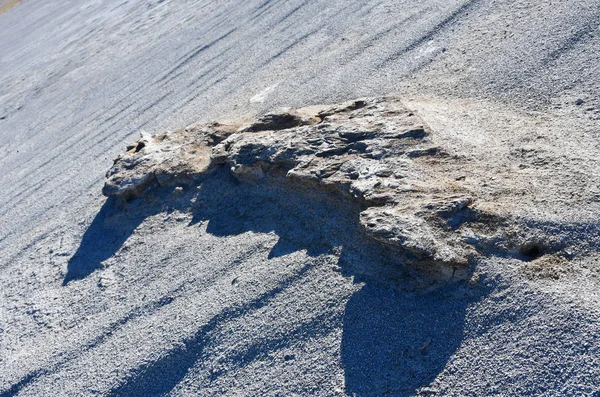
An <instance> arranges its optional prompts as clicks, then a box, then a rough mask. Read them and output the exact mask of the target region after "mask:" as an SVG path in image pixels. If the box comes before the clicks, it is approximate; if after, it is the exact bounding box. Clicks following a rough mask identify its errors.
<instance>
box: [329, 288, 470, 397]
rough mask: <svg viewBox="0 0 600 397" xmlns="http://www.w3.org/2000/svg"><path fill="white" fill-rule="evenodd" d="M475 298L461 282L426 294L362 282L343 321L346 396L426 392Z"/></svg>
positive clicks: (456, 345) (458, 338) (449, 353)
mask: <svg viewBox="0 0 600 397" xmlns="http://www.w3.org/2000/svg"><path fill="white" fill-rule="evenodd" d="M468 294H471V296H469V295H468ZM476 299H477V298H475V297H474V295H472V292H470V291H469V287H468V286H467V285H465V284H464V283H456V284H448V285H446V286H443V287H441V288H439V289H436V290H435V291H432V292H429V293H424V294H411V293H403V292H400V291H398V290H395V289H386V288H381V286H378V285H377V284H376V283H367V284H365V286H364V287H363V288H362V289H361V290H360V291H359V292H357V293H356V294H354V295H353V296H352V297H351V298H350V300H349V301H348V303H347V305H346V312H345V315H344V320H343V321H344V324H343V329H344V332H343V335H342V346H341V358H342V365H343V367H344V375H345V386H346V393H347V394H349V395H353V396H385V395H389V396H413V395H415V394H416V393H418V392H427V389H429V386H430V385H431V384H432V382H434V380H435V378H436V377H437V376H438V375H439V374H440V372H441V371H442V370H443V369H444V368H445V366H446V365H447V364H448V362H449V360H450V359H451V357H452V355H453V354H454V353H455V352H456V350H457V349H458V348H459V346H460V345H461V342H462V340H463V328H464V321H465V312H466V309H467V307H468V306H469V304H471V303H473V302H474V301H475V300H476ZM430 391H431V392H435V387H434V386H433V387H431V388H430Z"/></svg>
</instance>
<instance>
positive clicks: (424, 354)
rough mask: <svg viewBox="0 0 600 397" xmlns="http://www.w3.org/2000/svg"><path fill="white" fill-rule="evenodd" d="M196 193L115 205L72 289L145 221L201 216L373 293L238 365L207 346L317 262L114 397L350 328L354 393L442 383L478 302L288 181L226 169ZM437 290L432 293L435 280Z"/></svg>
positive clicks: (348, 371)
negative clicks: (333, 263) (271, 238)
mask: <svg viewBox="0 0 600 397" xmlns="http://www.w3.org/2000/svg"><path fill="white" fill-rule="evenodd" d="M186 189H187V190H185V191H184V192H183V193H181V194H179V195H177V194H174V192H173V190H172V189H157V190H155V191H154V192H153V193H150V194H147V195H146V196H145V197H144V198H141V199H136V200H134V201H132V202H130V203H127V204H126V205H125V206H119V205H117V203H115V202H112V201H111V200H109V201H107V202H106V203H105V205H104V206H103V207H102V209H101V211H100V212H99V213H98V215H97V216H96V218H95V219H94V221H93V222H92V224H91V225H90V227H89V229H88V230H87V232H86V233H85V235H84V237H83V239H82V242H81V245H80V247H79V249H78V250H77V252H76V254H75V255H74V256H73V258H72V259H71V260H70V262H69V264H68V271H67V275H66V277H65V280H64V282H65V284H67V283H69V282H70V281H73V280H78V279H79V280H80V279H84V278H85V277H87V276H89V275H90V274H91V273H92V272H94V271H95V270H97V269H98V268H100V267H101V263H102V261H104V260H106V259H108V258H110V257H111V256H112V255H114V254H115V253H116V252H117V251H118V250H119V249H120V248H121V246H122V244H123V243H124V242H125V241H126V239H127V238H128V237H129V236H130V235H131V233H133V231H134V230H135V229H136V227H137V226H139V224H140V223H141V222H142V221H143V220H144V219H145V218H146V217H148V216H151V215H153V214H157V213H159V212H165V211H167V212H170V211H183V212H187V213H188V214H190V215H191V217H192V221H191V222H190V227H191V226H193V225H195V224H197V223H201V222H202V223H205V222H206V230H207V232H208V233H211V234H213V235H216V236H223V237H225V236H232V235H239V234H242V233H246V232H249V231H250V232H255V233H271V232H272V233H275V234H276V235H277V236H278V238H279V240H278V242H277V243H276V244H275V245H274V246H273V247H272V248H271V251H270V253H269V258H274V257H278V256H283V255H286V254H289V253H292V252H295V251H299V250H305V251H306V253H307V254H308V255H309V256H311V257H314V258H315V260H317V259H318V258H319V257H321V256H325V255H329V256H331V255H334V256H335V257H337V258H338V260H339V266H340V268H341V269H342V274H343V275H345V276H353V277H354V279H355V280H356V281H358V282H361V283H364V286H363V288H362V289H360V290H359V291H358V292H357V293H355V295H354V296H352V297H351V298H350V300H349V301H348V303H347V306H346V309H345V314H344V315H343V316H342V315H340V313H341V312H340V311H339V310H337V311H332V310H327V309H324V311H323V313H321V314H320V315H319V316H318V317H319V318H318V319H313V320H314V321H308V322H306V323H303V324H302V325H301V326H300V327H299V328H298V329H295V330H292V331H290V332H289V333H287V334H285V335H279V336H278V338H276V339H269V338H265V339H264V340H261V341H260V343H253V342H251V341H248V343H244V344H243V345H244V346H243V347H237V348H236V349H237V350H236V351H234V352H231V353H230V354H229V355H228V356H227V357H223V355H222V354H221V356H220V357H218V358H217V357H213V356H212V354H211V353H210V351H211V349H208V348H207V346H208V347H210V345H211V343H213V344H214V343H216V342H215V340H216V339H218V337H219V336H218V335H219V330H220V329H222V328H223V327H224V326H225V325H226V324H227V323H228V322H231V321H234V320H235V319H236V318H239V317H241V316H244V315H246V314H248V313H251V312H254V311H256V310H259V309H261V308H263V307H265V306H267V305H269V303H270V302H272V301H273V300H274V299H276V297H277V296H278V295H280V294H281V293H283V292H284V291H286V289H287V288H288V287H289V286H291V285H292V284H294V283H296V282H298V281H300V280H301V279H302V278H303V277H307V271H308V270H309V269H310V266H311V265H306V266H305V267H303V268H302V269H301V270H300V271H298V272H297V273H295V274H290V275H289V277H288V279H286V280H283V281H282V282H281V283H280V284H279V285H278V286H276V287H275V288H273V289H272V290H270V291H267V292H266V293H264V294H262V295H259V296H257V297H256V298H255V299H253V300H252V301H250V302H246V303H244V304H242V305H238V306H230V307H227V308H224V309H222V311H221V312H220V313H218V314H217V315H215V316H214V317H213V318H212V319H211V320H210V321H208V322H207V323H206V324H205V325H203V326H202V327H201V328H200V329H198V331H197V332H196V333H195V334H194V335H193V336H191V337H190V338H188V339H186V340H183V341H181V344H180V345H179V347H177V348H175V349H173V350H172V351H170V352H168V354H165V355H163V356H161V357H159V358H157V359H156V360H154V361H151V362H145V363H144V364H142V365H140V367H139V368H135V369H133V370H131V372H130V373H129V375H128V376H127V377H126V378H125V379H122V380H121V381H120V382H119V385H118V386H117V387H115V388H114V389H113V390H112V391H111V393H110V395H111V396H160V395H165V394H167V393H169V392H170V391H174V390H176V389H177V388H178V387H180V385H181V384H182V382H183V381H184V380H185V378H186V376H188V375H189V374H190V372H191V371H192V370H193V369H194V368H196V367H198V366H202V365H203V364H202V363H203V362H211V360H213V361H220V366H221V367H223V368H229V369H230V370H232V369H240V368H243V367H244V366H247V365H249V364H250V363H252V362H253V361H254V360H256V359H257V358H264V357H268V356H270V355H272V354H273V352H276V351H280V350H282V349H284V348H285V347H286V346H290V345H291V344H294V343H296V342H298V340H300V339H304V340H305V339H310V338H314V337H317V336H319V335H325V334H328V333H330V332H332V331H334V330H335V329H338V330H339V329H340V328H341V329H342V335H343V336H342V345H341V352H340V358H341V365H342V367H343V369H344V374H345V387H346V392H347V393H349V394H353V395H357V396H370V395H382V394H389V395H398V396H404V395H412V394H414V393H415V391H416V390H418V389H419V388H421V387H424V386H428V385H429V384H430V383H431V382H432V381H433V380H434V379H435V377H436V376H437V374H439V372H440V371H441V370H442V369H443V368H444V366H445V365H446V363H447V361H448V359H449V357H451V356H452V354H453V353H454V352H455V351H456V349H457V347H458V346H459V345H460V343H461V340H462V329H463V322H464V316H465V311H466V308H467V306H468V305H469V304H470V303H472V302H473V298H467V297H466V294H465V291H466V289H467V287H466V286H465V285H464V284H463V283H461V282H454V283H449V284H447V285H443V286H438V287H437V288H435V289H433V290H431V291H430V292H423V289H422V287H423V280H424V279H426V276H424V275H423V274H421V273H419V272H416V271H415V270H414V269H410V268H408V267H405V266H403V265H402V263H401V261H399V259H398V253H392V252H387V251H385V250H383V249H382V248H381V247H380V246H378V245H376V244H373V243H370V242H368V241H366V240H364V239H363V236H362V234H361V229H360V225H359V223H358V219H359V218H358V216H359V212H360V208H358V207H352V206H350V204H349V203H348V202H347V201H343V200H337V199H332V198H331V197H327V196H325V195H321V194H320V193H315V192H312V191H309V190H306V191H305V190H298V189H290V188H289V187H286V186H284V185H283V186H282V185H280V184H279V185H278V184H274V183H268V184H258V185H254V186H253V185H250V184H247V183H239V182H237V181H236V180H234V179H233V178H232V177H231V176H230V174H229V173H228V172H227V171H225V170H221V171H217V172H215V173H214V174H213V175H212V176H210V177H208V178H207V179H206V180H204V181H202V182H201V184H200V186H198V187H196V186H191V187H187V188H186ZM427 283H429V284H428V285H429V286H430V285H431V281H427ZM427 283H425V284H427ZM335 359H336V358H335V357H332V360H335ZM196 372H197V371H196ZM196 372H194V373H196ZM219 377H227V371H223V372H221V373H219V372H211V373H210V375H209V376H208V378H207V379H204V380H203V381H204V382H208V383H210V382H213V381H214V380H216V379H218V378H219Z"/></svg>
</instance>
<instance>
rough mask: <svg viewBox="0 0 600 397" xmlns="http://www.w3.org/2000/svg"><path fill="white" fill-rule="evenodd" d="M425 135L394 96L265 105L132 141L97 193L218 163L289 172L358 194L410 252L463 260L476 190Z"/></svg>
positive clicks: (437, 260)
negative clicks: (238, 119) (455, 176)
mask: <svg viewBox="0 0 600 397" xmlns="http://www.w3.org/2000/svg"><path fill="white" fill-rule="evenodd" d="M431 134H432V132H431V130H430V129H429V127H428V126H427V125H425V123H424V122H423V120H421V119H420V118H419V117H418V116H417V115H416V114H414V113H413V112H411V111H409V110H408V109H406V108H405V107H404V106H403V105H402V104H401V102H400V101H399V100H397V99H393V98H378V99H361V100H356V101H352V102H348V103H344V104H341V105H335V106H316V107H310V108H304V109H298V110H294V111H285V112H281V113H276V114H268V115H265V116H263V117H261V118H260V119H258V120H257V121H255V122H254V123H252V124H250V125H245V126H243V125H230V124H228V125H223V124H219V123H212V124H208V125H196V126H191V127H188V128H186V129H185V130H180V131H175V132H167V133H163V134H158V135H154V136H144V137H142V139H141V140H139V141H138V142H135V143H134V144H133V145H131V146H130V147H128V151H127V152H125V153H124V154H123V155H121V156H119V158H117V159H116V160H115V163H114V165H113V167H112V168H111V170H110V171H109V172H108V173H107V181H106V184H105V186H104V189H103V193H104V194H105V195H106V196H118V197H121V198H123V199H124V200H129V199H131V198H133V197H136V196H139V195H141V194H143V193H144V191H145V190H146V189H149V188H150V187H151V186H153V185H161V186H165V185H173V184H177V185H180V184H189V183H194V181H197V180H198V179H199V178H200V177H202V176H203V175H205V174H207V173H210V172H211V171H212V170H214V169H216V167H227V168H228V169H230V170H231V173H232V174H233V175H234V176H235V177H236V178H238V179H240V180H242V181H248V182H252V183H257V182H260V181H262V180H265V178H267V177H269V178H270V179H269V180H270V181H273V180H277V178H285V179H287V180H288V181H289V182H291V184H292V185H297V186H303V187H310V188H314V189H326V190H327V191H330V192H331V193H332V194H339V195H342V196H343V197H345V198H347V199H348V200H352V201H354V202H357V203H358V204H359V205H360V206H361V208H363V211H362V212H361V215H360V223H361V225H362V226H363V227H364V231H365V234H366V235H367V236H368V237H369V238H372V239H374V240H376V241H378V242H380V243H381V244H383V245H385V246H387V247H389V248H392V249H397V250H399V251H401V252H403V253H405V254H407V258H408V261H413V262H418V263H419V264H428V265H440V264H441V265H443V266H445V267H447V268H449V269H456V268H464V267H466V266H468V263H469V259H470V258H471V257H472V256H473V255H475V253H476V252H475V250H474V249H473V247H472V246H471V245H469V244H467V243H465V242H464V241H463V240H464V239H462V238H460V236H459V235H458V234H457V233H456V232H455V231H454V229H453V224H456V223H457V222H458V223H460V220H457V219H456V218H457V217H460V216H461V213H462V211H463V210H465V209H466V208H467V207H469V206H470V205H471V204H472V203H473V197H472V196H471V195H470V194H469V192H468V190H467V189H466V188H463V187H461V186H459V185H457V183H456V182H455V181H454V180H448V179H447V178H446V177H445V176H444V175H443V173H441V172H436V167H435V166H434V165H435V164H436V163H440V162H446V161H450V160H451V158H450V157H449V155H448V154H446V153H445V151H444V149H443V148H440V147H438V146H436V145H434V144H433V143H432V140H431V139H430V135H431ZM273 178H275V179H273Z"/></svg>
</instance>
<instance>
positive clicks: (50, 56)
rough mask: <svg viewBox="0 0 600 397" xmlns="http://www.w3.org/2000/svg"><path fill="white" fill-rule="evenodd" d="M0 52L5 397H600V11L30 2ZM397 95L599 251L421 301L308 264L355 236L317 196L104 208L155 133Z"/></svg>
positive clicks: (11, 19)
mask: <svg viewBox="0 0 600 397" xmlns="http://www.w3.org/2000/svg"><path fill="white" fill-rule="evenodd" d="M0 32H1V36H0V72H1V73H0V286H1V288H0V396H2V397H4V396H12V395H23V396H27V395H31V396H33V395H36V396H37V395H115V396H119V395H120V396H132V395H133V396H136V395H139V396H149V395H163V394H168V393H171V394H172V395H221V394H225V395H227V394H229V395H257V396H262V395H286V396H287V395H353V394H354V395H359V396H370V395H393V396H403V395H413V394H419V393H420V394H422V395H436V394H439V395H457V396H458V395H461V396H462V395H490V394H491V395H494V394H495V395H526V394H529V395H600V369H599V368H600V362H599V361H600V359H599V358H598V357H599V353H600V352H599V350H600V348H599V346H600V345H599V342H600V326H599V322H598V320H599V303H600V292H598V291H599V289H598V287H599V279H598V277H599V272H598V269H599V268H598V265H597V258H598V255H597V251H596V248H597V247H598V242H599V241H600V240H599V236H598V219H597V218H598V216H597V214H598V201H599V200H600V187H599V186H598V178H597V175H598V174H599V172H600V164H599V159H598V157H599V156H598V149H597V142H598V134H599V133H600V127H599V126H598V125H599V121H598V119H599V118H600V96H599V95H598V92H599V88H600V62H599V61H598V56H597V55H598V53H600V40H599V36H600V7H598V4H597V2H595V1H592V0H585V1H569V2H565V1H544V2H540V1H498V0H497V1H492V0H487V1H483V0H479V1H478V0H471V1H429V0H427V1H420V2H413V1H380V2H369V3H367V2H346V1H337V0H336V1H325V0H322V1H274V0H271V1H269V0H263V1H245V2H241V1H239V2H234V1H213V2H208V1H207V2H201V3H198V2H192V1H185V2H184V1H182V2H175V1H150V2H125V1H122V2H121V1H113V0H106V1H91V0H89V1H53V2H41V1H36V0H28V1H24V2H23V3H21V4H19V5H18V6H15V7H13V8H11V9H10V10H8V11H6V12H5V13H3V14H0ZM388 93H395V94H398V95H399V96H400V97H402V98H405V103H406V105H407V106H409V107H411V108H413V109H415V111H417V112H419V114H420V115H421V117H423V118H424V119H425V120H426V121H427V123H428V124H429V125H430V126H431V127H432V128H433V129H434V130H435V131H437V134H438V136H439V137H440V139H441V142H443V143H444V145H445V146H447V147H449V148H451V149H452V150H454V151H455V152H456V153H457V154H462V155H465V156H467V157H468V158H471V159H475V160H477V161H479V162H480V163H481V167H480V168H477V169H475V170H473V171H472V172H473V177H474V178H477V179H478V180H479V179H483V178H485V177H486V175H487V176H488V177H489V194H490V197H496V198H497V202H498V203H499V205H503V206H509V205H512V207H511V208H510V211H513V212H516V213H520V214H526V215H527V216H529V217H531V218H532V219H536V220H537V221H539V222H540V223H544V224H546V225H547V231H548V233H550V234H554V235H556V236H567V237H568V238H570V239H572V240H573V241H581V242H582V244H583V245H587V246H588V247H589V249H588V252H587V253H586V254H582V255H578V256H576V257H575V258H573V259H572V260H570V261H569V262H568V263H567V264H563V265H560V264H559V265H557V267H556V268H552V269H550V271H548V269H539V268H535V266H532V264H531V263H530V262H524V261H521V260H519V259H516V258H501V257H496V258H491V259H487V260H485V261H482V262H480V263H478V264H477V266H476V268H474V269H473V273H474V274H473V278H472V281H471V283H453V284H449V285H443V286H440V287H439V288H437V289H434V290H433V291H428V292H424V291H422V290H420V289H418V288H417V287H415V285H416V284H418V282H415V281H414V280H412V281H411V280H410V279H404V278H403V277H399V279H398V280H394V283H393V285H390V283H389V282H386V281H389V280H378V279H372V278H369V277H364V276H361V274H360V272H357V271H356V264H360V265H361V266H384V265H385V264H382V263H380V262H381V260H380V258H379V257H378V256H377V252H376V251H375V252H373V251H371V250H370V249H367V248H365V250H364V252H363V254H361V255H358V254H357V255H355V256H351V257H347V256H344V255H343V252H344V251H343V250H342V251H341V252H340V251H339V250H335V249H330V250H316V251H315V250H311V247H314V245H315V242H316V243H317V245H319V244H323V242H324V241H325V242H330V243H331V241H332V240H333V241H334V242H347V241H353V236H354V234H353V233H355V230H354V229H353V227H354V226H353V224H352V223H348V222H349V220H350V219H352V217H353V216H354V215H353V212H352V211H353V209H352V208H347V207H345V206H344V205H340V204H339V203H336V202H330V201H329V200H328V199H326V198H324V197H322V196H320V195H318V194H317V195H316V196H315V197H310V198H307V197H304V196H302V197H299V196H295V195H292V194H290V192H289V191H286V190H285V189H283V190H282V189H281V188H280V187H277V186H272V187H266V188H265V187H264V186H262V187H255V186H248V185H239V184H237V183H235V182H234V181H232V180H229V179H227V177H226V175H217V176H218V177H215V178H214V179H211V180H209V181H207V183H206V185H205V186H204V187H203V190H202V192H203V193H202V194H203V195H204V202H205V207H203V209H202V211H200V212H199V213H189V212H185V211H183V212H182V211H180V210H179V209H178V207H177V205H176V203H169V202H168V201H165V204H164V206H162V207H157V206H156V205H155V204H153V203H150V204H148V203H145V202H143V201H140V202H133V203H131V204H130V205H128V206H126V207H125V208H121V209H119V208H117V207H113V206H111V205H109V204H105V199H104V198H103V197H102V195H101V189H102V185H103V183H104V173H105V172H106V171H107V170H108V169H109V168H110V166H111V164H112V160H113V158H115V157H116V155H117V154H119V153H121V152H122V151H123V150H124V147H125V144H126V143H129V142H130V141H131V140H132V139H134V138H137V137H138V135H139V131H140V130H145V131H151V132H154V131H162V130H167V129H178V128H181V127H184V126H186V125H188V124H190V123H192V122H197V121H210V120H213V119H219V120H227V119H238V118H248V117H251V116H254V115H255V114H257V113H262V112H266V111H269V110H272V109H275V108H277V107H280V106H286V107H287V106H290V107H298V106H304V105H313V104H318V103H336V102H340V101H343V100H347V99H353V98H356V97H360V96H378V95H385V94H388ZM578 99H581V100H582V101H583V102H581V101H579V102H577V100H578ZM577 103H580V104H579V105H578V104H577ZM466 177H467V178H469V177H470V176H469V175H466ZM494 195H495V196H494ZM521 196H522V197H523V199H522V200H519V199H516V197H521ZM158 198H159V199H160V198H161V196H160V194H159V197H158ZM194 216H195V217H196V218H198V219H196V220H197V222H192V223H193V224H192V225H190V220H192V219H193V217H194ZM332 236H333V237H332ZM78 251H79V252H80V253H84V254H85V255H84V257H88V258H91V260H94V261H103V262H102V268H101V269H99V270H96V271H95V272H93V273H91V274H90V275H88V276H87V277H85V278H83V279H81V280H74V281H72V282H70V283H68V284H66V285H63V281H64V279H65V276H66V275H67V265H68V263H69V260H71V258H72V256H73V255H74V254H75V253H76V252H78ZM415 283H416V284H415Z"/></svg>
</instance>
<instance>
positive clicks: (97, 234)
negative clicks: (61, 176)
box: [63, 199, 147, 285]
mask: <svg viewBox="0 0 600 397" xmlns="http://www.w3.org/2000/svg"><path fill="white" fill-rule="evenodd" d="M146 216H147V214H137V216H133V217H130V216H129V217H126V216H122V215H121V214H120V208H119V203H118V202H117V200H115V199H108V200H106V202H105V203H104V205H103V206H102V208H101V209H100V211H99V212H98V214H96V217H95V218H94V220H93V221H92V223H91V224H90V226H89V227H88V228H87V230H86V232H85V233H84V235H83V238H82V239H81V243H80V244H79V247H78V248H77V251H76V252H75V254H73V256H72V257H71V259H69V262H68V264H67V273H66V275H65V278H64V280H63V285H67V284H68V283H69V282H71V281H73V280H81V279H84V278H86V277H87V276H89V275H90V274H92V273H93V272H94V271H95V270H97V269H99V268H101V267H102V262H103V261H105V260H107V259H109V258H111V257H112V256H113V255H114V254H115V253H116V252H117V251H118V250H119V249H120V248H121V246H122V245H123V243H124V242H125V241H126V240H127V239H128V238H129V236H130V235H131V234H132V233H133V231H134V230H135V229H136V228H137V227H138V226H139V225H140V223H142V221H143V220H144V219H145V218H146Z"/></svg>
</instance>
